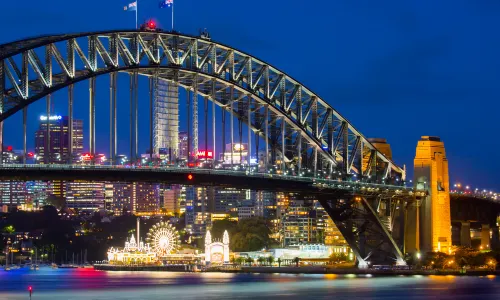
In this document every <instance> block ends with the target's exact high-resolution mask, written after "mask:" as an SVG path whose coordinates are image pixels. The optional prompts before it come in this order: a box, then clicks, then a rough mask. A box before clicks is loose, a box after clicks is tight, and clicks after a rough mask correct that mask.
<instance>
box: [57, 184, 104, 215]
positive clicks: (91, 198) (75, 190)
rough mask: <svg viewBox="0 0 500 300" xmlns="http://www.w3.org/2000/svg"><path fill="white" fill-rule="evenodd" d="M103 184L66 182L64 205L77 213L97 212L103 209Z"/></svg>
mask: <svg viewBox="0 0 500 300" xmlns="http://www.w3.org/2000/svg"><path fill="white" fill-rule="evenodd" d="M104 204H105V184H104V183H102V182H89V181H76V180H75V181H69V182H66V205H67V206H68V208H72V209H77V210H78V211H97V210H101V209H104V207H105V205H104Z"/></svg>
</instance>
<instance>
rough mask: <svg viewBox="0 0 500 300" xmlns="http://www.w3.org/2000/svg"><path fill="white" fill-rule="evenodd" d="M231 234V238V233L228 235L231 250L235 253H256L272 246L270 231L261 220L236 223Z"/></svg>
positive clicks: (246, 220)
mask: <svg viewBox="0 0 500 300" xmlns="http://www.w3.org/2000/svg"><path fill="white" fill-rule="evenodd" d="M216 222H217V221H216ZM214 223H215V222H214ZM228 231H229V230H228ZM233 232H234V234H232V236H231V232H230V233H229V234H230V241H231V249H232V250H233V251H235V252H245V251H258V250H261V249H262V248H266V247H269V246H270V245H271V244H272V240H271V239H270V238H269V235H270V234H271V230H270V229H269V226H268V224H267V221H266V220H264V219H263V218H248V219H243V220H241V221H240V222H238V225H237V226H236V228H235V229H234V231H233ZM212 236H214V234H212Z"/></svg>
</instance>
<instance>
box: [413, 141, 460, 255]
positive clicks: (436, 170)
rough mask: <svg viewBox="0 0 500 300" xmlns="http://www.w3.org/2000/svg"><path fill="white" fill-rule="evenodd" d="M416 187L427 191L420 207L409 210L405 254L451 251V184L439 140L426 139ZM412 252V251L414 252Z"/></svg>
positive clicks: (421, 146) (418, 156)
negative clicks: (415, 251)
mask: <svg viewBox="0 0 500 300" xmlns="http://www.w3.org/2000/svg"><path fill="white" fill-rule="evenodd" d="M414 186H415V188H417V189H418V190H422V191H424V190H425V191H427V192H428V196H427V197H425V198H423V199H422V200H421V202H420V206H419V207H415V208H414V209H409V210H408V212H407V214H408V216H407V226H408V228H411V229H410V230H409V231H410V232H409V233H408V234H407V235H406V237H407V239H406V252H412V251H414V250H417V251H421V252H428V251H440V252H445V253H448V251H450V248H451V216H450V181H449V176H448V159H447V158H446V152H445V149H444V143H443V142H442V141H441V139H440V138H439V137H432V136H423V137H422V138H421V139H420V141H419V142H418V145H417V151H416V155H415V160H414ZM412 248H413V249H412Z"/></svg>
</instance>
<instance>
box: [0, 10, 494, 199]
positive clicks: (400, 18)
mask: <svg viewBox="0 0 500 300" xmlns="http://www.w3.org/2000/svg"><path fill="white" fill-rule="evenodd" d="M130 2H131V1H130ZM158 2H159V1H157V0H139V20H140V21H144V20H146V19H149V18H151V17H153V18H155V19H156V20H157V22H158V23H159V24H160V26H161V27H162V28H164V29H170V22H171V17H170V10H169V9H163V10H160V9H158ZM127 3H128V0H112V1H110V0H83V1H68V0H46V1H2V4H1V11H2V17H1V18H0V27H1V28H2V29H1V32H2V33H1V34H0V43H6V42H10V41H13V40H17V39H20V38H24V37H29V36H37V35H43V34H49V33H55V34H59V33H69V32H80V31H94V30H106V29H127V28H133V27H134V26H135V15H134V13H131V12H124V11H123V7H124V6H125V5H126V4H127ZM313 3H314V4H313ZM175 27H176V29H177V30H178V31H180V32H182V33H187V34H197V33H198V30H199V29H200V28H207V29H208V31H209V32H210V33H211V35H212V38H213V40H215V41H219V42H222V43H224V44H227V45H230V46H233V47H235V48H237V49H240V50H242V51H244V52H247V53H250V54H252V55H254V56H256V57H258V58H260V59H263V60H264V61H266V62H268V63H270V64H272V65H274V66H276V67H278V68H279V69H281V70H283V71H285V72H286V73H288V74H289V75H291V76H292V77H294V78H296V79H297V80H299V81H301V82H302V83H303V84H305V85H306V86H307V87H309V88H310V89H311V90H313V91H314V92H315V93H317V94H319V95H320V96H321V97H322V98H323V99H325V100H326V101H327V102H329V103H330V104H331V105H332V106H333V107H334V108H335V109H337V110H338V111H339V112H340V113H341V114H342V115H343V116H344V117H346V118H347V119H348V120H349V121H350V122H352V123H353V124H354V126H355V127H356V128H357V129H359V130H360V131H361V132H362V133H363V134H364V135H365V136H366V137H383V138H386V139H387V140H388V142H389V143H390V144H391V145H392V150H393V156H394V161H395V162H396V163H397V164H399V165H403V164H406V165H407V167H408V168H409V171H410V172H409V175H410V176H411V166H412V165H413V158H414V155H415V146H416V143H417V141H418V139H419V138H420V136H422V135H435V136H440V137H441V138H442V140H444V142H445V147H446V151H447V156H448V159H449V162H450V175H451V183H452V184H453V183H454V182H462V183H463V184H470V185H471V186H473V187H479V188H486V189H489V188H491V189H495V190H497V191H499V190H500V182H499V181H498V179H499V176H498V173H499V170H500V161H499V159H498V157H499V155H498V153H499V149H500V147H499V146H500V143H499V140H498V129H499V125H498V116H497V115H498V112H499V108H500V104H499V100H500V34H499V33H498V29H499V28H500V1H498V0H475V1H466V0H449V1H445V0H441V1H430V0H412V1H396V0H394V1H373V0H335V1H326V0H316V1H299V0H266V1H264V0H254V1H230V0H214V1H200V0H175ZM101 82H102V83H101ZM108 82H109V79H107V78H106V79H105V80H102V79H99V80H98V83H97V86H98V88H97V89H98V90H97V103H98V112H97V114H98V118H99V120H98V123H97V137H98V141H97V144H98V146H97V148H98V150H99V151H103V152H105V153H107V150H106V149H107V145H108V144H107V143H108V135H107V132H108V128H109V127H108V126H109V125H108V124H109V123H108V121H107V119H106V118H107V116H108V111H107V109H109V104H108V97H109V96H108V95H109V88H108V86H107V84H108ZM144 82H145V81H143V83H144ZM119 84H120V83H119ZM141 84H142V83H141ZM144 86H145V85H144ZM87 89H88V84H87V83H83V84H81V85H79V86H77V87H76V89H75V92H76V93H77V95H76V98H77V99H76V101H77V104H76V105H77V109H76V110H77V111H76V113H75V117H77V118H83V119H84V122H85V124H86V125H88V122H87V119H88V118H87V117H86V116H87V113H86V112H85V110H86V111H88V104H87V102H86V101H87V98H88V96H87V94H86V90H87ZM127 94H128V87H127V88H125V89H123V91H119V98H121V97H123V98H125V99H123V100H124V101H125V102H124V103H126V105H124V106H126V107H127V108H124V109H128V102H127V101H128V98H127ZM66 95H67V92H66V91H63V92H59V93H56V94H55V95H54V98H53V99H54V102H55V104H54V111H55V112H57V113H60V114H63V115H64V114H65V113H66V105H67V104H66V101H65V100H66V97H67V96H66ZM140 99H141V100H140V101H146V99H147V90H145V89H144V90H142V92H141V93H140ZM44 103H45V102H44V101H40V102H38V103H36V104H34V105H32V106H30V109H29V120H30V122H29V124H28V126H29V132H28V134H29V135H28V148H29V149H30V150H32V149H33V148H34V130H35V129H36V128H37V127H38V121H37V118H38V116H39V115H40V114H42V113H43V109H44V105H45V104H44ZM99 104H102V105H99ZM119 113H120V110H119ZM124 114H125V112H124ZM140 114H141V113H140ZM144 114H145V112H144ZM181 115H182V116H183V118H184V115H185V114H184V113H181ZM100 116H102V118H100ZM20 120H21V113H18V114H17V115H15V116H14V117H12V118H10V119H9V120H8V121H7V122H6V129H5V143H6V144H11V145H14V148H17V149H21V148H22V141H21V136H20V134H21V133H22V131H21V130H22V129H21V122H20ZM31 120H33V121H31ZM119 122H120V126H123V127H128V124H127V117H126V116H125V117H121V118H120V119H119ZM86 127H87V126H86ZM146 129H147V124H145V125H144V126H141V134H142V132H143V134H146V133H147V132H146ZM181 129H182V127H181ZM127 134H128V132H127ZM101 140H102V141H103V142H102V143H101V142H100V141H101ZM144 143H145V144H144V147H143V145H142V142H141V149H140V150H141V152H144V150H145V148H146V147H147V141H146V140H144ZM126 151H127V142H126V140H120V152H126Z"/></svg>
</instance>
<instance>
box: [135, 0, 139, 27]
mask: <svg viewBox="0 0 500 300" xmlns="http://www.w3.org/2000/svg"><path fill="white" fill-rule="evenodd" d="M138 11H139V0H135V29H138V27H137V13H138Z"/></svg>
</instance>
